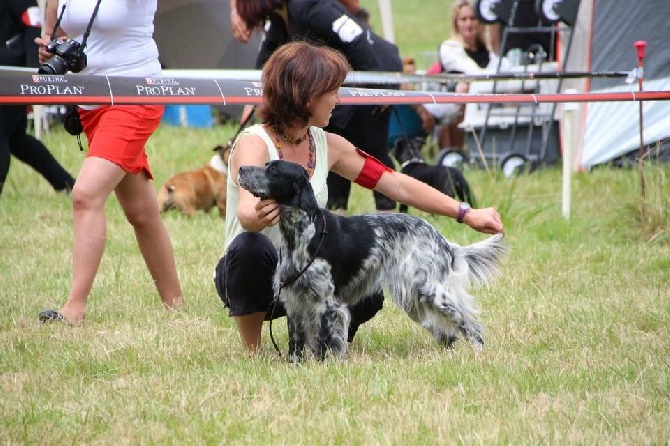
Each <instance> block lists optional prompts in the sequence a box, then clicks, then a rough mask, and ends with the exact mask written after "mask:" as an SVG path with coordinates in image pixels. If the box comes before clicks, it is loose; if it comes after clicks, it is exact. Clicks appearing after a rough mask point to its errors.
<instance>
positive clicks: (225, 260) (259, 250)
mask: <svg viewBox="0 0 670 446" xmlns="http://www.w3.org/2000/svg"><path fill="white" fill-rule="evenodd" d="M277 260H278V257H277V250H276V249H275V247H274V245H272V242H271V241H270V239H269V238H267V237H266V236H265V235H263V234H260V233H257V232H244V233H242V234H240V235H238V236H237V237H235V240H233V242H232V243H231V244H230V246H229V247H228V251H227V252H226V255H224V256H223V257H221V259H220V260H219V263H218V264H217V265H216V270H215V273H214V285H215V286H216V291H217V293H218V295H219V297H220V298H221V301H223V304H224V306H226V307H227V308H228V312H229V314H230V316H244V315H247V314H253V313H260V312H266V316H265V320H266V321H267V320H270V319H276V318H279V317H282V316H286V310H285V309H284V307H283V306H282V304H281V303H280V302H275V300H274V291H273V286H272V279H273V276H274V273H275V270H276V268H277ZM383 305H384V293H383V292H382V290H379V292H378V293H375V294H373V295H371V296H369V297H367V298H365V299H363V300H362V301H360V302H359V303H357V304H356V305H353V306H351V307H349V312H350V313H351V323H350V325H349V341H351V340H352V339H353V337H354V335H355V334H356V331H357V330H358V327H359V326H360V325H361V324H363V323H364V322H367V321H369V320H370V319H372V317H373V316H374V315H375V314H377V312H378V311H379V310H381V309H382V307H383Z"/></svg>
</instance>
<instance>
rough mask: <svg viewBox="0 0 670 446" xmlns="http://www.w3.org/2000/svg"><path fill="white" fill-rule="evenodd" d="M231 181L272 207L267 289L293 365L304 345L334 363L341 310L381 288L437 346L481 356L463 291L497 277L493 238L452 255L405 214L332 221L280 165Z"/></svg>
mask: <svg viewBox="0 0 670 446" xmlns="http://www.w3.org/2000/svg"><path fill="white" fill-rule="evenodd" d="M239 181H240V185H241V186H242V187H243V188H244V189H246V190H248V191H249V192H251V193H252V194H254V195H255V196H257V197H260V198H270V199H274V200H276V201H277V203H279V206H280V222H279V225H280V230H281V234H282V241H281V245H280V249H279V262H278V265H277V272H276V273H275V278H274V285H275V293H276V294H277V295H278V296H279V299H280V300H281V302H282V303H283V304H284V307H285V309H286V314H287V317H288V328H289V357H290V359H291V360H292V361H299V360H300V359H301V358H302V353H303V349H304V347H305V345H307V347H308V348H309V349H310V350H311V351H312V352H313V353H314V355H315V356H316V357H317V358H320V359H322V358H324V356H325V354H326V353H327V352H328V351H331V352H332V353H333V355H335V356H336V357H338V358H343V357H344V356H345V354H346V349H347V331H348V325H349V321H350V315H349V311H348V309H347V305H353V304H355V303H357V302H359V301H360V300H361V299H363V298H364V297H365V296H369V295H371V294H372V293H374V292H377V291H378V290H379V289H381V288H382V287H383V286H386V287H388V289H389V291H390V294H391V296H392V298H393V300H394V301H395V303H396V304H397V305H398V306H399V307H400V308H402V309H403V310H404V311H405V312H406V313H407V314H408V316H409V317H410V318H412V319H413V320H414V321H416V322H417V323H419V324H420V325H421V326H423V327H424V328H426V329H427V330H429V331H430V332H431V333H432V334H433V336H435V338H436V339H437V340H438V341H440V342H442V343H443V344H444V345H446V346H448V347H449V346H451V344H452V343H453V342H454V341H455V340H456V338H457V336H458V335H459V334H461V335H463V336H464V337H465V338H466V339H468V340H469V341H470V342H472V344H473V345H474V346H475V348H478V349H481V348H482V346H483V340H482V337H481V328H480V326H479V323H478V322H477V321H476V319H475V315H476V313H477V310H476V309H475V307H474V304H473V298H472V296H470V294H468V293H467V291H466V289H467V287H468V285H469V284H470V283H471V282H476V283H487V282H488V281H489V280H490V279H491V278H492V277H493V276H494V274H495V273H496V272H497V270H498V264H499V262H500V260H501V258H502V256H503V254H504V253H505V251H506V248H505V245H504V243H503V236H502V234H498V235H495V236H492V237H490V238H488V239H486V240H484V241H481V242H478V243H475V244H473V245H469V246H464V247H461V246H458V245H457V244H455V243H451V242H449V241H447V240H446V239H445V238H444V237H443V236H442V235H440V233H438V232H437V230H435V228H433V227H432V226H431V225H430V224H429V223H428V222H426V221H425V220H423V219H420V218H417V217H414V216H411V215H408V214H385V213H377V214H371V215H358V216H353V217H341V216H338V215H336V214H333V213H331V212H328V211H327V210H325V209H321V208H319V207H318V205H317V201H316V198H315V196H314V191H313V190H312V187H311V186H310V183H309V178H308V175H307V172H306V171H305V169H304V168H303V167H302V166H300V165H299V164H295V163H290V162H287V161H282V160H277V161H271V162H269V163H267V164H266V165H265V167H258V166H242V167H240V170H239Z"/></svg>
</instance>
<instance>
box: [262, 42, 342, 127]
mask: <svg viewBox="0 0 670 446" xmlns="http://www.w3.org/2000/svg"><path fill="white" fill-rule="evenodd" d="M350 69H351V67H350V66H349V63H348V62H347V59H346V58H345V57H344V56H343V55H342V54H341V53H340V52H338V51H336V50H334V49H331V48H328V47H326V46H319V45H313V44H311V43H308V42H304V41H297V42H291V43H287V44H284V45H282V46H280V47H279V48H278V49H277V50H275V52H274V53H273V54H272V56H270V58H269V59H268V61H267V62H266V63H265V65H264V66H263V72H262V76H261V81H262V83H263V103H262V104H261V105H260V107H259V110H258V114H259V116H260V117H261V118H262V119H263V121H264V122H265V123H266V124H267V125H269V126H270V127H272V128H274V129H278V130H281V129H284V128H286V127H288V126H291V125H305V124H307V123H308V122H309V118H310V113H309V110H308V104H309V102H310V101H311V100H313V99H315V98H317V97H319V96H321V95H322V94H324V93H326V92H329V91H334V90H337V89H338V88H340V86H341V85H342V83H343V82H344V79H345V78H346V77H347V73H348V72H349V70H350Z"/></svg>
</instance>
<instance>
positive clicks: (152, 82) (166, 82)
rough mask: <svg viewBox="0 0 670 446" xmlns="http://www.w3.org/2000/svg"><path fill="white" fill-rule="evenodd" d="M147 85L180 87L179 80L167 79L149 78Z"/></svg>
mask: <svg viewBox="0 0 670 446" xmlns="http://www.w3.org/2000/svg"><path fill="white" fill-rule="evenodd" d="M146 80H147V85H179V81H177V79H167V78H163V77H147V78H146Z"/></svg>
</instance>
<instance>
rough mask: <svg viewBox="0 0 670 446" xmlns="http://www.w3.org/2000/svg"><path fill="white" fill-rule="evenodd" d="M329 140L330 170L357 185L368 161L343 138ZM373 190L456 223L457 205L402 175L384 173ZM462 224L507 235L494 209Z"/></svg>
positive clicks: (478, 212) (480, 211)
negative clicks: (449, 218)
mask: <svg viewBox="0 0 670 446" xmlns="http://www.w3.org/2000/svg"><path fill="white" fill-rule="evenodd" d="M327 138H328V159H329V165H330V166H331V170H332V171H333V172H335V173H337V174H339V175H340V176H342V177H344V178H347V179H349V180H351V181H356V179H357V178H358V177H359V175H360V174H361V170H362V169H363V166H364V164H365V157H364V156H363V155H361V154H360V153H359V152H358V151H357V150H356V148H355V147H354V146H353V145H352V144H351V143H350V142H349V141H347V140H346V139H344V138H343V137H341V136H338V135H335V134H331V133H327ZM373 188H374V190H376V191H377V192H381V193H382V194H384V195H386V196H387V197H389V198H391V199H392V200H395V201H399V202H400V203H404V204H406V205H408V206H412V207H414V208H417V209H420V210H422V211H424V212H428V213H431V214H437V215H444V216H447V217H451V218H454V219H455V218H456V217H457V216H458V207H459V202H458V201H456V200H454V199H453V198H451V197H450V196H448V195H445V194H443V193H442V192H440V191H438V190H437V189H434V188H433V187H431V186H429V185H427V184H426V183H423V182H421V181H419V180H416V179H414V178H412V177H410V176H407V175H404V174H402V173H400V172H396V171H392V170H384V171H383V173H382V174H381V176H380V178H379V181H378V182H377V184H376V185H375V186H374V187H373ZM463 223H465V224H467V225H468V226H470V227H471V228H473V229H475V230H477V231H479V232H483V233H486V234H495V233H499V232H503V231H504V227H503V224H502V221H501V219H500V215H498V212H497V211H496V210H495V209H493V208H486V209H472V210H470V211H469V212H468V213H466V214H465V217H464V219H463Z"/></svg>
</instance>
